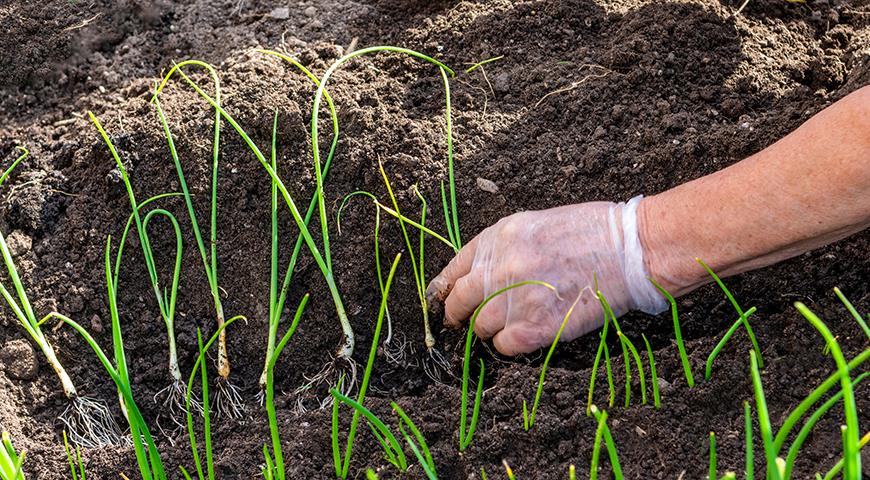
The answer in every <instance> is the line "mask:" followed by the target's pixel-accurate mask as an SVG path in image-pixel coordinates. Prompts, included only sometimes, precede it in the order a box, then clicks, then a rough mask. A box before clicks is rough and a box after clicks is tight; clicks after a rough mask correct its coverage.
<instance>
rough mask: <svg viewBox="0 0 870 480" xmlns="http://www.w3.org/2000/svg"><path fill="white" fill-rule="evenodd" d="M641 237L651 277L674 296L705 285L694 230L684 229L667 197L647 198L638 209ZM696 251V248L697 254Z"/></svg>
mask: <svg viewBox="0 0 870 480" xmlns="http://www.w3.org/2000/svg"><path fill="white" fill-rule="evenodd" d="M637 221H638V237H639V240H640V244H641V248H642V249H643V258H644V266H645V268H646V271H647V272H648V274H649V277H650V278H651V279H652V280H654V281H655V282H656V283H657V284H659V285H660V286H661V287H662V288H664V289H665V290H667V291H668V292H669V293H670V294H671V295H673V296H674V297H678V296H680V295H684V294H686V293H688V292H690V291H692V290H694V289H695V288H697V287H699V286H700V285H703V284H704V283H705V282H704V277H703V275H702V273H703V270H702V269H701V267H700V266H699V265H698V264H697V262H695V260H694V259H695V257H696V256H697V255H698V252H697V249H696V248H694V247H692V246H691V242H692V239H691V231H690V230H688V229H684V228H682V226H681V224H680V219H679V218H677V216H676V215H674V210H673V209H669V208H668V207H667V198H666V196H664V195H662V194H659V195H654V196H651V197H645V198H644V199H643V200H641V202H640V204H639V205H638V208H637ZM693 250H694V251H695V252H694V253H692V252H693Z"/></svg>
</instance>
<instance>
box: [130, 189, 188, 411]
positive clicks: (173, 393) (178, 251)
mask: <svg viewBox="0 0 870 480" xmlns="http://www.w3.org/2000/svg"><path fill="white" fill-rule="evenodd" d="M174 195H177V194H173V193H169V194H162V195H157V196H154V197H151V198H149V199H147V200H145V201H143V202H140V203H139V204H138V206H137V208H138V210H140V211H141V210H142V208H143V207H145V205H147V204H149V203H151V202H153V201H155V200H159V199H160V198H164V197H169V196H174ZM158 215H159V216H162V217H164V218H166V219H167V220H168V221H169V222H170V224H171V225H172V228H173V231H174V233H175V266H174V267H173V271H172V282H171V286H170V289H169V292H168V295H167V293H166V292H165V291H164V292H163V299H162V300H158V302H163V303H164V307H165V308H161V316H162V317H163V321H164V324H165V325H166V337H167V340H168V345H169V376H170V378H171V379H172V381H171V383H170V384H169V385H168V386H166V387H165V388H163V389H162V390H160V391H159V392H157V393H156V394H155V395H154V400H155V401H156V400H157V399H158V398H159V397H160V396H164V395H165V397H166V398H165V399H164V401H163V406H164V407H166V409H167V410H168V412H169V414H170V417H171V418H172V421H173V422H174V423H175V424H176V425H177V426H178V427H183V424H182V423H181V421H180V420H178V418H177V417H178V416H180V414H182V413H183V412H184V411H185V407H184V399H185V397H186V396H187V389H186V388H185V386H184V381H183V380H182V379H181V370H180V369H179V368H178V353H177V348H176V343H175V304H176V298H177V294H178V281H179V278H180V274H181V258H182V248H183V245H182V238H181V229H180V227H179V226H178V220H176V219H175V216H174V215H173V214H171V213H169V212H168V211H166V210H164V209H161V208H155V209H153V210H151V211H149V212H148V214H146V215H145V218H144V219H143V220H142V231H143V232H144V235H145V237H148V224H149V223H150V222H151V220H152V219H153V218H154V217H155V216H158ZM134 219H135V214H132V213H131V214H130V216H129V217H128V218H127V225H126V226H125V227H124V233H123V234H122V235H121V243H120V244H119V245H118V256H119V257H120V255H121V252H122V251H123V248H124V244H125V243H126V241H127V234H128V233H129V231H130V228H131V226H132V223H133V220H134ZM144 250H145V251H146V252H147V253H146V254H145V255H144V256H145V257H146V258H150V259H151V262H152V264H154V254H153V252H152V250H151V243H150V238H149V241H148V243H147V246H146V247H144ZM120 266H121V264H120V262H118V263H116V264H115V284H117V283H118V275H119V273H120ZM155 288H159V285H156V286H155ZM155 292H156V290H155ZM163 313H165V314H166V315H165V316H164V315H163ZM192 406H193V408H195V409H197V410H200V409H201V406H200V404H199V401H198V400H196V401H194V403H193V405H192Z"/></svg>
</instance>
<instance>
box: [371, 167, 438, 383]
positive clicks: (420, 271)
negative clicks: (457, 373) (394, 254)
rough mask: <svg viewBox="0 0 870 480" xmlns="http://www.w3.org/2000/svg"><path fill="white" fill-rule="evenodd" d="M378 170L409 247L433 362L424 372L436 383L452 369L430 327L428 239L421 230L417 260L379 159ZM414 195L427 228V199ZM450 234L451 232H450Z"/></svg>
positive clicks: (429, 356) (422, 221)
mask: <svg viewBox="0 0 870 480" xmlns="http://www.w3.org/2000/svg"><path fill="white" fill-rule="evenodd" d="M378 170H380V172H381V177H383V179H384V185H385V186H386V188H387V194H388V195H389V196H390V201H391V203H392V205H393V209H395V211H396V214H397V218H398V219H399V227H400V228H401V230H402V237H403V238H404V239H405V247H407V249H408V252H409V253H410V255H409V257H410V258H411V271H412V272H413V275H414V284H415V285H416V287H417V298H418V300H419V301H420V309H421V311H422V312H423V334H424V345H425V346H426V351H427V352H428V360H429V361H431V365H430V364H429V362H428V361H427V360H424V361H423V365H424V368H423V370H424V371H425V372H426V375H427V376H428V377H429V378H431V379H432V380H434V381H440V379H441V374H440V372H441V371H448V370H449V369H450V364H449V363H448V362H447V360H446V359H445V358H444V355H442V354H441V352H440V351H438V350H437V349H436V348H435V336H434V335H432V329H431V328H430V326H429V306H428V305H427V301H426V269H425V266H424V263H423V262H424V258H425V256H424V254H423V253H424V245H425V243H424V239H425V237H426V235H425V233H424V231H423V230H420V244H419V250H418V251H419V254H418V256H417V257H416V258H415V255H414V254H413V252H414V247H413V245H412V244H411V237H410V236H409V235H408V229H407V228H406V227H405V221H404V220H403V218H405V217H404V216H402V212H401V210H399V202H398V200H396V195H395V194H394V193H393V187H392V186H391V185H390V179H389V177H387V172H386V170H384V164H383V163H382V162H381V161H380V159H378ZM413 190H414V193H415V194H416V195H417V197H418V198H419V199H420V202H421V203H422V208H421V212H422V213H421V214H420V225H421V226H423V227H425V226H426V208H427V205H426V199H425V198H423V195H422V194H421V193H420V191H419V190H418V189H417V186H416V185H415V186H414V187H413ZM448 232H449V230H448Z"/></svg>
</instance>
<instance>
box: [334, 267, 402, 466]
mask: <svg viewBox="0 0 870 480" xmlns="http://www.w3.org/2000/svg"><path fill="white" fill-rule="evenodd" d="M401 258H402V255H401V254H398V255H396V258H395V260H393V265H392V266H391V267H390V273H389V274H388V275H387V281H386V283H385V284H384V293H383V295H382V296H381V306H380V309H379V311H378V319H377V322H376V323H375V331H374V333H373V334H372V346H371V349H370V350H369V357H368V361H367V362H366V368H365V371H364V372H363V377H362V383H360V387H359V393H358V394H357V399H356V401H353V400H350V399H349V398H348V397H347V396H345V395H342V394H341V392H339V391H338V390H337V389H332V390H331V391H330V393H331V394H332V396H333V397H334V398H336V399H338V400H341V401H342V402H344V403H347V404H348V405H350V406H351V407H354V413H353V419H352V420H351V423H350V430H349V431H348V434H347V444H346V445H345V448H344V457H343V458H342V456H341V452H340V451H339V447H338V403H333V405H332V456H333V463H334V465H335V474H336V475H337V476H338V477H340V478H342V479H345V478H347V475H348V472H349V470H350V460H351V455H352V453H353V442H354V439H355V438H356V433H357V427H358V425H359V420H360V415H364V416H365V417H366V418H368V419H369V421H370V422H371V423H372V425H375V424H374V422H372V421H371V418H370V417H369V415H366V413H365V411H364V407H363V405H364V403H365V397H366V391H367V390H368V386H369V380H370V379H371V375H372V369H373V368H374V365H375V357H377V354H378V342H379V341H380V336H381V328H382V327H383V323H384V315H385V313H386V310H387V299H388V298H389V295H390V285H392V283H393V276H394V275H395V274H396V267H397V266H398V265H399V260H400V259H401ZM339 383H341V382H339ZM357 405H358V406H359V408H357V407H356V406H357ZM381 425H383V423H381ZM375 426H377V425H375ZM384 428H386V427H384ZM381 433H382V434H383V435H386V434H387V433H389V429H387V431H386V432H384V431H382V432H381ZM389 435H392V433H389ZM381 440H382V438H381ZM392 440H393V441H392V442H391V446H392V448H394V449H395V448H396V445H397V442H395V437H393V438H392ZM382 443H383V442H382ZM387 450H388V451H389V449H387ZM397 450H398V451H397V452H396V455H397V460H398V464H397V465H396V466H398V467H399V468H400V469H401V470H402V471H404V470H405V469H407V463H406V462H405V460H404V453H402V451H401V447H399V448H398V449H397Z"/></svg>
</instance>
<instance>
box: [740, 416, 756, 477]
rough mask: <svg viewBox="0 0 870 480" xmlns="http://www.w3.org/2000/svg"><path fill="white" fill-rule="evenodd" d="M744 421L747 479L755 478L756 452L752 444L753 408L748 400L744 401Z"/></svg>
mask: <svg viewBox="0 0 870 480" xmlns="http://www.w3.org/2000/svg"><path fill="white" fill-rule="evenodd" d="M743 423H744V429H745V431H746V480H753V477H754V474H753V470H755V458H754V457H755V452H754V451H753V444H752V408H751V407H750V406H749V402H747V401H746V400H744V401H743Z"/></svg>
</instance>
